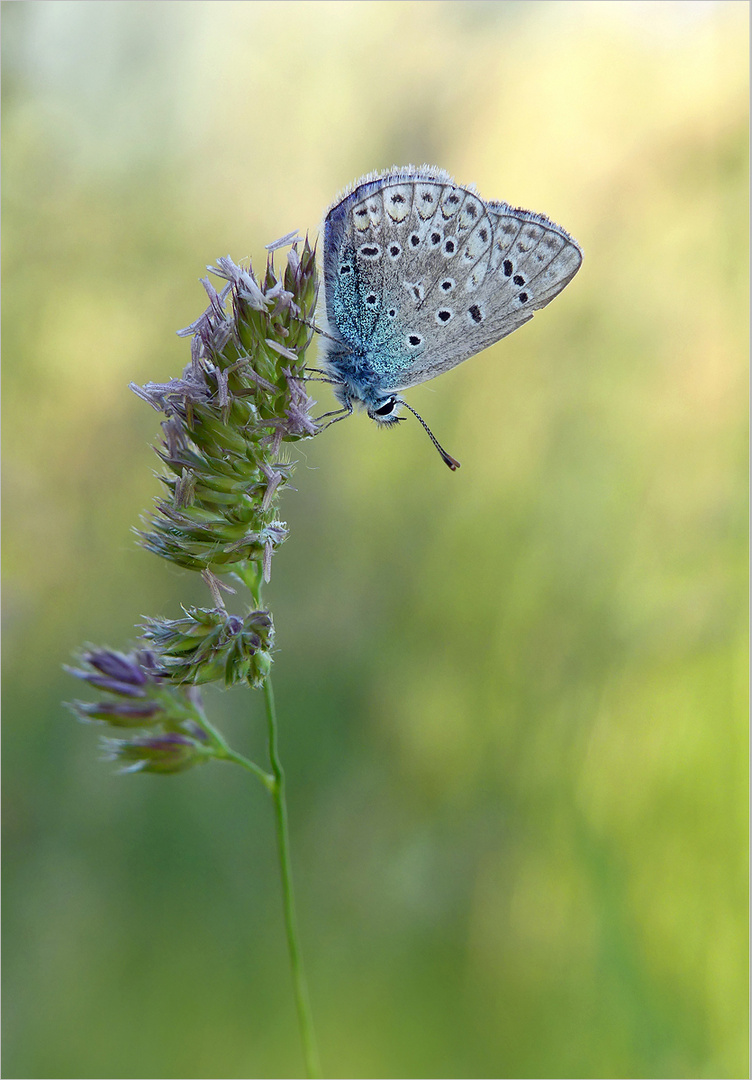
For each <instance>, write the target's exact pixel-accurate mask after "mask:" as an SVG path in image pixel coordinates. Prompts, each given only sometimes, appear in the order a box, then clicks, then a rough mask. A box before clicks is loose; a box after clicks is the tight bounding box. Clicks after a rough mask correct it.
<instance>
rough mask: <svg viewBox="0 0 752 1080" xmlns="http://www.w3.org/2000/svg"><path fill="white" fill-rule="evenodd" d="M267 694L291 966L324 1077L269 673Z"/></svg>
mask: <svg viewBox="0 0 752 1080" xmlns="http://www.w3.org/2000/svg"><path fill="white" fill-rule="evenodd" d="M264 697H265V699H266V718H267V722H268V726H269V761H270V762H271V766H272V773H273V774H274V781H275V782H274V787H273V789H272V799H273V800H274V812H275V817H276V822H277V848H278V852H279V868H280V873H281V875H282V895H283V897H284V909H285V929H286V931H287V946H288V949H289V952H290V968H291V971H292V979H293V985H294V988H295V1004H296V1006H297V1010H298V1024H299V1026H300V1036H301V1039H302V1040H303V1055H304V1057H305V1063H306V1073H307V1075H308V1076H309V1077H320V1076H321V1067H320V1066H319V1059H318V1052H317V1050H316V1038H315V1035H314V1031H313V1020H312V1018H311V1006H310V1004H309V1002H308V988H307V986H306V979H305V974H304V972H303V962H302V960H301V956H300V946H299V944H298V930H297V922H296V918H295V899H294V896H293V888H292V867H291V865H290V837H289V834H288V829H287V803H286V801H285V774H284V772H283V771H282V765H281V763H280V760H279V749H278V745H277V713H276V710H275V708H274V691H273V690H272V683H271V679H270V678H269V676H267V677H266V679H265V680H264Z"/></svg>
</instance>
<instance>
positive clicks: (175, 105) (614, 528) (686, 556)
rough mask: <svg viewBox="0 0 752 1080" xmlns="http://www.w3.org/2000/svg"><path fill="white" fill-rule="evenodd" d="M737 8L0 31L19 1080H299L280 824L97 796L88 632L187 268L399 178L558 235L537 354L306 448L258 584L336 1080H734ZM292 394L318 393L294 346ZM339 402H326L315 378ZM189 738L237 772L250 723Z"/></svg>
mask: <svg viewBox="0 0 752 1080" xmlns="http://www.w3.org/2000/svg"><path fill="white" fill-rule="evenodd" d="M748 18H749V15H748V6H747V4H746V3H695V2H692V3H649V4H643V3H538V2H528V3H495V2H486V3H476V2H467V0H465V2H459V3H453V2H444V3H433V2H425V0H422V2H416V3H402V2H392V3H370V2H358V3H319V2H310V3H204V2H197V3H172V2H168V3H162V2H157V3H138V2H132V3H130V2H129V3H121V2H114V3H100V2H91V3H85V2H74V3H66V2H61V3H43V2H31V3H10V4H4V5H3V46H2V50H3V51H2V60H3V113H4V115H3V189H2V191H3V226H4V227H3V301H4V303H3V314H4V319H3V355H4V361H5V363H4V369H5V393H4V464H5V477H4V479H5V482H4V490H3V494H4V508H5V593H4V599H5V619H6V622H5V649H4V665H5V679H4V703H5V742H4V750H5V753H4V766H5V769H4V773H5V784H4V793H5V815H4V823H5V845H4V852H5V874H4V888H5V905H4V915H5V920H4V921H5V989H6V994H5V1000H4V1004H5V1010H4V1011H5V1062H4V1075H5V1076H7V1077H16V1078H18V1077H81V1078H83V1077H246V1078H248V1077H297V1076H300V1075H301V1069H302V1065H301V1056H300V1052H299V1045H298V1038H297V1033H296V1028H295V1019H294V1013H293V1003H292V995H291V986H290V979H289V974H288V969H287V959H286V952H285V942H284V937H283V930H282V921H281V914H280V896H279V885H278V874H277V868H276V863H275V855H274V836H273V822H272V816H271V809H270V806H269V805H268V801H267V799H266V796H265V794H264V793H263V792H262V791H261V789H260V788H259V789H258V790H257V788H256V787H254V785H253V782H252V780H249V779H248V778H247V777H246V775H245V774H243V773H241V771H240V770H237V771H234V770H233V768H232V767H231V766H224V767H223V766H220V765H211V766H208V767H207V768H205V769H199V770H197V771H195V772H193V773H187V774H185V775H182V776H179V777H176V778H159V777H149V776H135V777H122V776H118V775H116V774H114V773H113V771H112V767H111V766H108V765H107V764H104V763H102V762H101V761H100V760H99V751H98V748H97V738H96V731H95V730H94V729H90V728H87V727H84V726H81V725H77V724H76V723H75V721H73V719H72V718H70V717H69V716H68V714H67V713H66V712H65V710H64V708H63V706H62V705H61V701H62V700H64V699H66V698H70V697H74V696H77V695H79V694H80V688H79V687H78V686H77V685H75V684H74V683H73V680H71V679H70V678H69V677H68V676H66V675H64V674H63V673H62V671H61V665H62V664H63V663H65V662H67V661H68V660H69V658H70V654H71V652H72V651H73V650H74V649H75V648H77V647H78V646H79V645H80V644H82V643H84V642H95V643H101V644H109V645H111V646H114V647H125V646H127V645H128V643H129V642H130V641H131V640H132V639H133V635H134V632H133V626H134V624H137V623H138V622H139V621H140V619H141V616H143V615H166V616H172V617H174V616H175V615H176V614H178V612H179V603H180V602H181V601H182V602H199V603H206V602H207V601H208V595H207V594H205V593H204V592H203V591H202V589H200V588H199V587H198V586H197V585H196V583H195V582H194V581H192V580H191V579H190V577H189V576H187V575H182V574H180V573H179V572H177V571H176V570H175V569H174V568H173V567H171V566H170V565H168V564H163V563H161V562H160V561H159V560H158V559H155V558H154V557H153V556H150V555H148V554H146V553H145V552H143V551H141V550H140V549H139V548H138V547H137V546H136V544H135V540H134V538H133V536H132V533H131V528H132V526H133V525H135V524H137V522H138V518H139V514H140V513H141V511H142V510H143V509H145V508H146V507H148V505H149V504H150V500H151V498H152V497H153V495H154V494H156V492H157V490H158V485H157V482H156V480H155V479H154V477H153V474H152V470H153V468H155V466H156V464H157V462H156V458H155V457H154V455H153V453H152V452H151V450H150V448H149V446H150V443H151V441H152V440H154V439H155V436H156V433H157V430H158V417H157V415H156V414H155V413H154V412H152V411H151V410H150V409H149V408H148V407H147V406H146V405H144V403H143V402H140V401H139V400H137V399H136V398H135V397H134V396H133V395H132V394H131V393H130V392H129V391H128V390H127V383H128V382H129V380H131V379H133V380H136V381H138V382H145V381H148V380H150V379H151V380H164V379H166V378H168V377H169V376H174V375H178V374H179V373H180V370H181V369H182V367H183V365H184V364H185V362H186V361H187V359H188V355H189V348H188V344H187V343H186V342H185V341H184V340H180V339H178V338H177V337H176V336H175V334H174V331H175V329H177V328H178V327H182V326H185V325H186V324H187V323H189V322H191V321H192V320H193V319H194V318H195V317H196V316H197V315H198V314H199V313H200V312H201V311H202V310H203V308H204V306H205V296H204V293H203V290H202V289H201V287H200V285H199V284H198V278H199V277H200V276H201V275H202V274H203V273H204V272H205V271H204V267H205V264H206V263H208V262H212V261H213V260H214V259H215V258H216V257H218V256H220V255H224V254H228V253H229V254H231V255H232V256H233V257H234V258H235V259H238V260H239V259H241V258H243V257H245V256H251V257H252V258H253V259H254V260H255V261H256V263H257V265H261V264H262V262H263V258H264V244H266V243H268V242H270V241H272V240H274V239H275V238H276V237H278V236H280V235H282V234H283V233H285V232H287V231H289V230H290V229H293V228H296V227H297V228H299V229H303V230H305V229H310V230H311V231H312V232H314V233H315V231H316V230H317V228H318V225H319V222H320V221H321V218H322V216H323V213H324V210H325V208H326V207H327V206H328V205H329V204H330V203H331V202H332V201H333V200H334V198H335V197H336V195H337V193H338V192H339V191H340V190H341V189H342V188H343V187H344V186H345V185H346V184H348V183H349V182H350V181H352V180H354V179H355V178H356V177H358V176H360V175H361V174H363V173H365V172H368V171H370V170H372V169H377V168H384V167H388V166H390V165H392V164H395V163H397V164H405V163H408V162H413V163H418V164H419V163H422V162H423V161H427V162H429V163H432V164H435V165H438V166H441V167H443V168H445V169H447V170H449V171H450V172H451V173H452V174H453V175H454V176H455V177H456V178H457V179H458V180H459V181H461V182H464V183H470V182H474V183H476V184H477V185H478V188H479V191H480V193H481V194H482V195H483V196H485V197H486V198H488V199H505V200H507V201H509V202H511V203H513V204H515V205H523V206H526V207H529V208H530V209H533V210H537V211H539V212H543V213H545V214H547V215H549V216H550V217H552V218H553V219H554V220H555V221H559V222H560V223H561V224H563V225H564V227H565V228H567V229H568V230H570V231H571V232H572V234H573V235H574V236H576V237H577V239H578V240H579V242H580V243H581V245H582V247H583V248H584V251H585V263H584V266H583V269H582V271H581V272H580V274H579V275H578V276H577V278H576V279H575V281H574V282H573V283H572V285H571V286H569V288H568V289H567V290H566V292H565V293H564V294H563V295H562V296H561V297H560V298H559V299H557V300H556V302H555V303H554V304H553V305H552V306H551V307H550V308H549V309H548V310H547V311H545V312H543V313H541V314H540V315H539V316H538V317H537V318H536V319H535V320H534V321H533V323H531V324H530V325H528V326H526V327H524V328H523V329H522V330H521V331H520V332H519V333H517V334H515V335H514V336H513V337H512V338H510V339H508V340H506V341H504V342H502V343H501V344H500V345H498V346H496V347H494V348H493V349H490V350H488V351H487V352H486V353H484V354H483V355H481V356H478V357H476V358H474V359H472V360H471V361H469V362H468V363H466V364H464V365H462V367H461V368H459V369H457V370H455V371H453V372H451V373H450V374H447V375H445V376H444V377H442V378H441V379H439V380H437V381H435V382H433V383H430V384H428V385H426V386H423V387H419V388H417V389H416V390H414V391H413V392H412V393H411V394H410V395H409V400H410V402H411V404H413V405H414V406H415V407H416V408H418V409H419V410H420V411H421V412H422V414H423V415H424V416H425V418H426V420H427V421H428V422H429V423H430V424H431V426H432V427H433V429H434V430H435V432H436V434H437V436H438V437H439V439H440V440H441V441H442V442H443V443H445V445H446V446H447V448H448V449H449V451H450V452H451V453H453V454H455V455H456V456H457V457H458V458H459V459H460V460H461V462H462V470H461V472H459V473H457V474H456V475H455V474H451V473H450V472H449V470H447V469H446V468H444V466H443V465H442V464H441V462H440V461H439V459H438V457H437V455H436V454H435V452H434V451H433V449H432V448H431V446H430V444H429V442H428V440H427V439H426V437H425V434H424V433H423V432H422V431H421V430H420V427H419V425H418V424H417V423H405V424H404V425H401V426H400V427H399V429H398V430H396V431H392V432H389V433H384V432H381V431H378V430H377V429H376V427H375V425H373V424H371V423H370V422H369V421H368V420H367V419H366V418H365V417H364V416H357V417H355V418H353V419H352V420H350V421H348V422H346V423H341V424H337V425H336V426H335V427H333V428H331V429H330V430H328V431H327V432H326V434H324V435H322V436H321V437H320V438H317V439H316V440H315V441H313V442H310V443H304V444H301V445H300V447H299V448H298V450H296V453H297V457H298V459H299V467H298V469H297V472H296V480H295V487H296V488H297V491H289V492H288V493H287V494H286V496H285V498H284V500H283V514H284V516H286V518H287V521H288V523H289V525H290V528H291V536H290V539H289V541H288V543H287V544H286V545H285V547H284V548H283V549H282V550H281V552H280V554H279V555H278V556H277V558H276V559H275V575H274V579H273V581H272V584H271V586H270V587H269V588H268V589H267V597H268V599H269V601H270V603H271V607H272V610H273V612H274V616H275V621H276V625H277V633H278V645H279V651H278V655H277V663H276V666H275V685H276V691H277V698H278V705H279V710H280V717H281V724H282V753H283V760H284V762H285V765H286V768H287V772H288V778H289V790H290V810H291V819H292V842H293V850H294V860H295V872H296V879H297V888H298V903H299V908H300V919H301V927H302V935H303V943H304V952H305V957H306V961H307V966H308V971H309V978H310V984H311V993H312V998H313V1005H314V1013H315V1017H316V1021H317V1025H318V1029H319V1037H320V1042H321V1050H322V1057H323V1061H324V1069H325V1076H328V1077H434V1078H435V1077H450V1078H454V1077H492V1078H493V1077H496V1078H498V1077H744V1076H746V1075H748V1074H747V1071H746V1070H747V1053H746V1047H747V1003H746V977H747V919H746V901H747V885H746V882H747V878H746V839H747V824H746V819H747V809H746V787H747V784H746V780H747V764H746V763H747V749H746V658H747V641H746V602H745V597H746V582H747V562H746V550H747V549H746V520H747V505H746V436H747V388H746V387H747V384H746V366H747V365H746V361H747V352H748V332H747V296H748V272H747V259H748V209H747V185H748V168H747V161H748V96H747V94H748V66H747V65H748V58H747V51H748ZM309 355H310V356H311V359H314V358H315V352H314V351H312V352H311V354H309ZM318 396H319V398H320V403H321V408H322V410H323V409H324V408H331V407H332V399H331V396H330V395H329V394H328V391H327V390H326V388H323V389H321V392H320V393H319V394H318ZM210 705H211V709H212V715H213V717H214V718H215V719H216V721H217V722H218V723H219V724H220V725H221V726H222V727H223V728H224V730H225V731H226V732H228V733H229V735H230V737H231V739H232V741H233V742H234V743H235V744H236V745H237V747H238V748H239V749H242V750H246V751H248V752H255V753H257V754H258V755H259V756H260V755H262V754H263V745H264V738H263V705H262V701H261V699H260V697H259V696H258V695H255V696H254V695H251V694H249V693H243V692H242V691H236V692H232V693H227V694H216V695H214V696H212V698H211V701H210Z"/></svg>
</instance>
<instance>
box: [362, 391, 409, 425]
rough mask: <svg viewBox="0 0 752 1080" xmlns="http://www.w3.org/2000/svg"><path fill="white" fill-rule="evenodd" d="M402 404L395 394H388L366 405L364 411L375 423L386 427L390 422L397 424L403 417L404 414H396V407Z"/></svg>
mask: <svg viewBox="0 0 752 1080" xmlns="http://www.w3.org/2000/svg"><path fill="white" fill-rule="evenodd" d="M404 404H405V402H404V401H403V400H402V398H401V397H398V396H397V394H390V395H389V396H388V397H385V398H382V399H381V400H380V401H376V402H375V403H374V404H373V405H370V406H368V407H367V408H366V412H367V413H368V415H369V416H370V418H371V419H372V420H375V421H376V423H377V424H381V425H383V426H384V427H388V426H389V425H390V424H398V423H399V422H400V420H404V419H405V418H404V416H398V415H397V409H398V408H399V406H400V405H404Z"/></svg>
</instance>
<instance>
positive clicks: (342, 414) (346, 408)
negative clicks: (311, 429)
mask: <svg viewBox="0 0 752 1080" xmlns="http://www.w3.org/2000/svg"><path fill="white" fill-rule="evenodd" d="M352 411H353V407H352V402H351V401H348V402H347V404H346V405H343V406H342V408H341V409H335V410H334V411H333V412H328V413H324V414H323V416H317V417H316V418H315V420H314V421H313V422H314V424H316V426H317V427H318V426H319V425H320V424H321V421H322V420H326V421H327V423H326V424H324V425H323V427H322V428H321V430H322V431H323V430H324V428H328V427H331V425H332V424H336V423H337V421H338V420H345V419H346V418H347V417H348V416H352ZM329 417H331V420H330V419H329Z"/></svg>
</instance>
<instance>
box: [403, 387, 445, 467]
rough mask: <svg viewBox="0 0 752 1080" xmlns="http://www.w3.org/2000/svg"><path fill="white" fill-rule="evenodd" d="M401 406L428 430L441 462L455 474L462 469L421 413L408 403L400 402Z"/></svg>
mask: <svg viewBox="0 0 752 1080" xmlns="http://www.w3.org/2000/svg"><path fill="white" fill-rule="evenodd" d="M400 404H401V405H404V406H405V408H406V409H409V410H410V412H411V413H412V414H413V416H415V417H417V418H418V420H420V422H421V424H422V425H423V427H424V428H425V430H426V432H427V434H428V437H429V439H430V440H431V442H432V443H433V445H434V446H435V447H436V449H437V450H438V451H439V453H440V454H441V460H442V461H443V462H444V464H445V465H448V466H449V468H450V469H451V470H452V472H455V470H457V469H459V467H460V463H459V461H457V460H456V459H455V458H453V457H452V455H451V454H447V452H446V450H445V449H444V447H443V446H442V445H441V443H440V442H439V440H438V439H437V438H436V436H435V435H434V433H433V432H432V431H431V429H430V427H429V426H428V424H427V423H426V422H425V420H424V419H423V417H422V416H421V415H420V413H417V412H416V411H415V409H414V408H413V407H412V405H408V404H407V402H406V401H402V400H400Z"/></svg>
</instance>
